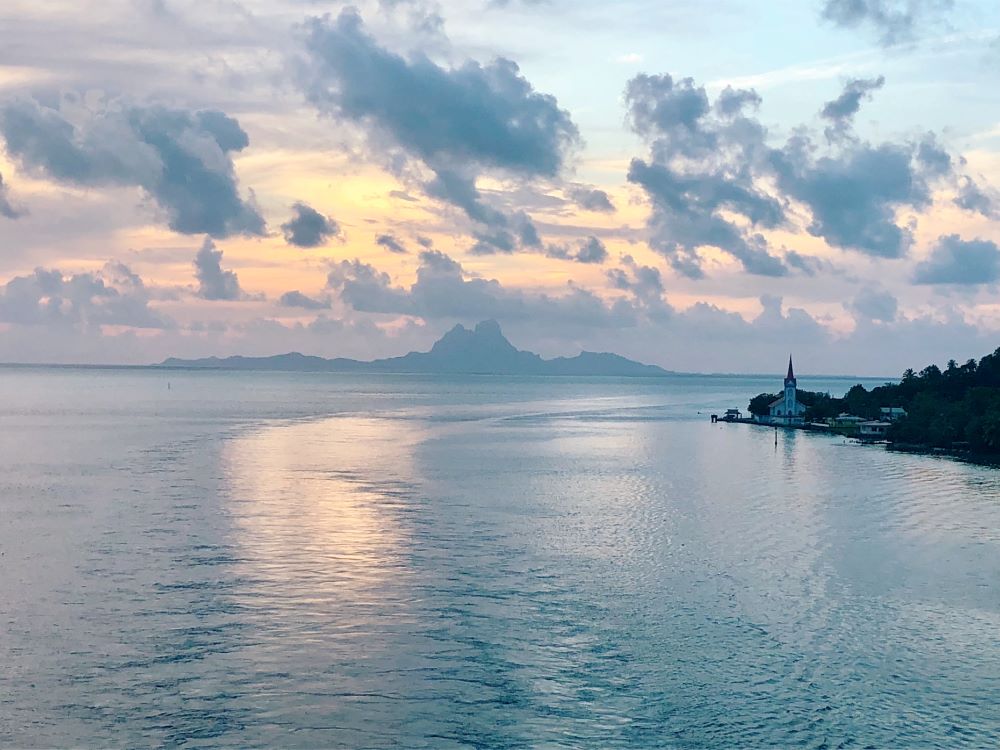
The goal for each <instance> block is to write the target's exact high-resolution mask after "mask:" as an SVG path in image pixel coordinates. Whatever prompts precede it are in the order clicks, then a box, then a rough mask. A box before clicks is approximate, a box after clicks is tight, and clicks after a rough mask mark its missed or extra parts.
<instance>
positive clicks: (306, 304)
mask: <svg viewBox="0 0 1000 750" xmlns="http://www.w3.org/2000/svg"><path fill="white" fill-rule="evenodd" d="M278 304H279V305H280V306H281V307H298V308H302V309H303V310H326V309H328V308H329V307H330V300H328V299H327V300H323V299H315V298H313V297H308V296H306V295H305V294H303V293H302V292H300V291H298V290H297V289H296V290H294V291H291V292H285V293H284V294H282V295H281V297H279V298H278Z"/></svg>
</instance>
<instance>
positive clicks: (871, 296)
mask: <svg viewBox="0 0 1000 750" xmlns="http://www.w3.org/2000/svg"><path fill="white" fill-rule="evenodd" d="M845 307H846V308H847V309H848V310H849V311H851V312H852V313H854V314H855V316H857V317H859V318H862V319H864V320H875V321H879V322H882V323H891V322H892V321H893V320H895V319H896V314H897V312H898V310H899V302H898V301H897V300H896V298H895V297H894V296H893V295H892V294H891V293H889V292H888V291H886V290H885V289H879V288H877V287H874V286H866V287H864V288H863V289H862V290H861V291H860V292H858V294H857V296H856V297H855V298H854V299H853V300H852V301H851V302H850V303H849V304H846V305H845Z"/></svg>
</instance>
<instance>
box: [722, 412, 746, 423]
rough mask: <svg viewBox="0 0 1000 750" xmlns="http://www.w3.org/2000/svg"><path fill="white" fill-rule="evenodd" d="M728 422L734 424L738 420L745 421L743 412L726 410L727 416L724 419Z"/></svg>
mask: <svg viewBox="0 0 1000 750" xmlns="http://www.w3.org/2000/svg"><path fill="white" fill-rule="evenodd" d="M723 419H725V420H726V421H727V422H732V421H733V420H736V419H743V412H741V411H740V410H739V409H726V415H725V416H724V417H723Z"/></svg>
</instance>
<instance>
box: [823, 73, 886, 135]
mask: <svg viewBox="0 0 1000 750" xmlns="http://www.w3.org/2000/svg"><path fill="white" fill-rule="evenodd" d="M884 85H885V76H879V77H878V78H855V79H852V80H850V81H848V82H847V84H846V85H845V86H844V90H843V92H841V94H840V96H838V97H837V98H836V99H834V100H833V101H829V102H827V103H826V104H825V105H824V107H823V109H822V110H821V111H820V115H821V116H822V117H824V118H825V119H827V120H829V121H830V123H831V124H830V127H829V128H827V131H826V134H827V138H828V139H830V140H834V139H835V138H836V137H837V136H838V135H842V134H843V133H844V132H845V130H846V129H847V128H849V127H850V126H851V124H852V123H853V121H854V116H855V115H856V114H857V113H858V112H859V111H860V109H861V102H862V101H863V100H865V99H870V98H871V96H872V92H874V91H877V90H878V89H880V88H882V87H883V86H884Z"/></svg>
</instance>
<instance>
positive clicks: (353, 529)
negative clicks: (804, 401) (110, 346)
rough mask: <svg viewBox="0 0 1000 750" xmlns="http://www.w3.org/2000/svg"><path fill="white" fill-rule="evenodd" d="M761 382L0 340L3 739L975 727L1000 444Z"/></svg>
mask: <svg viewBox="0 0 1000 750" xmlns="http://www.w3.org/2000/svg"><path fill="white" fill-rule="evenodd" d="M855 382H866V381H858V380H846V379H815V378H814V379H810V378H809V377H807V376H800V378H799V384H800V386H801V387H802V388H804V389H807V390H822V391H827V390H828V391H831V392H832V393H834V394H835V395H840V394H842V393H843V392H845V391H846V390H847V388H849V387H850V386H851V385H852V384H854V383H855ZM878 382H879V381H876V382H875V384H877V383H878ZM866 384H868V385H871V384H872V383H871V382H870V381H868V382H866ZM779 389H780V377H779V378H741V377H682V376H678V377H669V378H660V379H612V378H592V379H571V378H549V379H546V378H493V377H440V378H433V377H417V376H376V375H364V376H351V375H331V374H292V373H249V372H243V373H240V372H212V371H206V372H191V371H171V370H153V369H149V370H141V369H139V370H127V369H119V370H116V369H107V370H93V369H72V368H0V566H2V575H0V625H2V627H0V663H2V664H3V668H2V670H0V746H3V747H68V746H74V747H105V746H129V747H147V746H164V747H182V746H189V747H226V748H235V747H239V748H254V747H296V748H297V747H324V748H352V749H355V748H465V747H467V748H522V747H548V748H556V747H573V748H577V747H591V748H614V747H634V748H672V747H676V748H732V747H775V746H780V747H814V748H837V747H859V748H861V747H874V748H924V747H928V748H930V747H959V746H962V747H983V748H987V747H995V746H996V745H997V742H998V738H1000V470H997V469H995V468H989V467H982V466H976V465H971V464H965V463H961V462H958V461H953V460H949V459H945V458H940V457H934V456H923V455H902V454H893V453H889V452H886V451H885V450H883V449H881V448H878V447H871V446H860V445H855V444H851V443H848V442H845V441H844V440H843V439H842V438H837V437H831V436H826V435H818V434H810V433H802V432H781V433H779V435H778V444H777V445H775V443H774V434H773V431H769V430H766V429H761V428H756V427H753V426H748V425H725V424H718V425H713V424H711V423H710V421H709V415H710V414H711V413H719V412H722V411H724V410H725V409H726V408H729V407H740V408H745V407H746V404H747V401H748V400H749V398H750V397H751V396H753V395H755V394H757V393H759V392H761V391H776V390H779Z"/></svg>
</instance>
